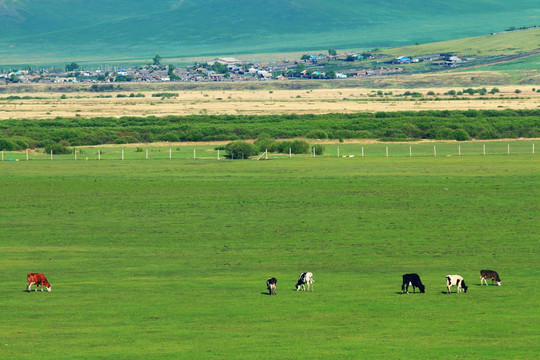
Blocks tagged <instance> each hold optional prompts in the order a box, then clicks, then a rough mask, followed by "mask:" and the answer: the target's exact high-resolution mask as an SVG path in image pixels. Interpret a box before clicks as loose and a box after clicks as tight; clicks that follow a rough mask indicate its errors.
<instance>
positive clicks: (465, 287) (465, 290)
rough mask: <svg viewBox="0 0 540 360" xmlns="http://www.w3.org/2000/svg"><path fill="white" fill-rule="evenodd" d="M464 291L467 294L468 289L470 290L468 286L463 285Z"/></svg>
mask: <svg viewBox="0 0 540 360" xmlns="http://www.w3.org/2000/svg"><path fill="white" fill-rule="evenodd" d="M461 288H462V289H463V292H464V293H466V292H467V289H468V288H469V287H468V286H467V285H465V284H463V285H462V287H461Z"/></svg>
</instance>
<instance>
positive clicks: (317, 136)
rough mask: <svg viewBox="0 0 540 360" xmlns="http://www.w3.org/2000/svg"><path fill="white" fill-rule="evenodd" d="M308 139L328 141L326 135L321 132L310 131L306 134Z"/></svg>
mask: <svg viewBox="0 0 540 360" xmlns="http://www.w3.org/2000/svg"><path fill="white" fill-rule="evenodd" d="M306 137H307V138H308V139H328V134H327V133H326V132H325V131H323V130H311V131H310V132H308V133H307V134H306Z"/></svg>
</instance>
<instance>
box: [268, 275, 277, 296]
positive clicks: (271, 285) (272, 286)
mask: <svg viewBox="0 0 540 360" xmlns="http://www.w3.org/2000/svg"><path fill="white" fill-rule="evenodd" d="M276 285H277V280H276V278H275V277H272V278H270V279H268V280H266V288H267V289H268V292H269V295H276Z"/></svg>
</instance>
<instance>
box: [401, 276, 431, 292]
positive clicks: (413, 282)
mask: <svg viewBox="0 0 540 360" xmlns="http://www.w3.org/2000/svg"><path fill="white" fill-rule="evenodd" d="M405 285H406V286H407V290H406V291H407V294H408V293H409V286H412V288H413V293H415V292H416V288H419V289H420V292H421V293H425V292H426V287H425V286H424V284H422V281H420V276H418V274H405V275H403V284H402V285H401V293H402V294H403V290H404V289H405Z"/></svg>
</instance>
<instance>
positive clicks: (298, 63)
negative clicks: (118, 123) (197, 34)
mask: <svg viewBox="0 0 540 360" xmlns="http://www.w3.org/2000/svg"><path fill="white" fill-rule="evenodd" d="M152 60H153V62H152V63H149V64H146V65H142V66H136V67H126V68H120V67H113V66H108V65H100V66H98V67H96V68H92V69H86V68H84V67H83V66H80V65H78V64H77V63H74V62H73V63H70V64H67V65H66V66H65V67H64V68H54V67H52V68H44V67H43V68H39V67H31V66H27V67H25V68H24V69H15V70H14V69H11V70H9V71H8V70H1V68H0V84H15V83H41V84H52V83H120V82H147V83H160V82H171V81H178V82H215V81H229V82H237V81H287V80H291V79H348V78H361V77H370V76H384V75H393V74H400V73H406V72H411V71H414V70H413V69H411V66H414V65H415V64H418V63H429V64H430V65H431V66H432V67H433V68H439V69H442V68H448V67H456V66H460V65H462V64H464V63H466V62H471V61H474V59H462V58H461V57H459V56H457V55H454V54H434V55H428V56H422V57H407V56H400V57H397V58H389V57H388V56H387V55H382V54H379V53H369V52H367V53H345V54H340V55H338V54H337V53H336V52H335V50H332V49H330V50H329V51H328V54H316V55H315V54H304V55H302V57H301V58H300V59H295V60H279V61H274V62H258V63H252V62H249V61H245V60H238V59H236V58H234V57H220V58H215V59H213V60H211V61H207V62H200V63H199V62H196V63H195V64H194V65H191V66H187V67H185V68H176V67H175V66H174V65H172V64H165V63H164V61H163V59H162V58H161V56H159V55H156V56H155V57H154V58H153V59H152Z"/></svg>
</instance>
